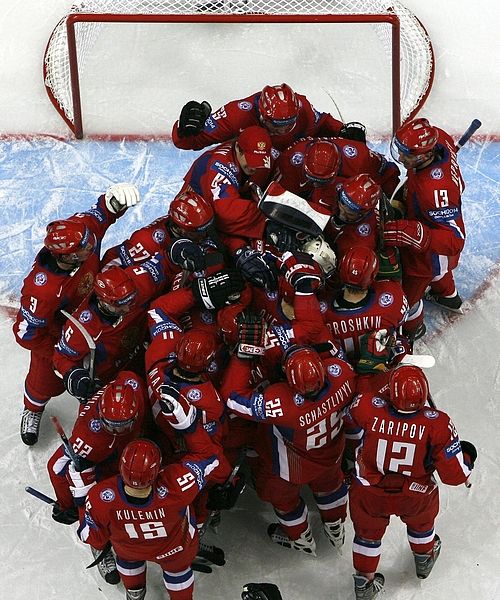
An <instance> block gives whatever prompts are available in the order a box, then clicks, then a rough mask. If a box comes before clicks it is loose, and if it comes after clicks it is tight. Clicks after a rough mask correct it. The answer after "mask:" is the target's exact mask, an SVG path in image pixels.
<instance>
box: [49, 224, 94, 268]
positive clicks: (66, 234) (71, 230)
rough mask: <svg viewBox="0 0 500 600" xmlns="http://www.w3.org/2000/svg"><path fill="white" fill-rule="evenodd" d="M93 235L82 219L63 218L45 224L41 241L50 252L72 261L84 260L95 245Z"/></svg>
mask: <svg viewBox="0 0 500 600" xmlns="http://www.w3.org/2000/svg"><path fill="white" fill-rule="evenodd" d="M95 242H96V240H95V236H94V234H93V233H92V232H91V231H90V229H89V228H88V227H87V226H86V225H85V224H84V223H82V221H77V220H71V219H65V220H61V221H52V223H49V224H48V225H47V234H46V236H45V239H44V241H43V243H44V245H45V247H46V248H47V249H48V250H49V251H50V252H51V254H54V255H56V256H57V257H60V256H66V257H68V258H71V262H72V263H78V262H80V263H81V262H83V261H84V260H86V259H87V258H88V257H89V256H90V254H91V252H92V250H93V249H94V247H95Z"/></svg>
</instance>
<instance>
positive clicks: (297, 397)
mask: <svg viewBox="0 0 500 600" xmlns="http://www.w3.org/2000/svg"><path fill="white" fill-rule="evenodd" d="M293 401H294V402H295V405H296V406H302V404H304V402H305V398H304V396H301V395H300V394H294V395H293Z"/></svg>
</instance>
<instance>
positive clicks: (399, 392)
mask: <svg viewBox="0 0 500 600" xmlns="http://www.w3.org/2000/svg"><path fill="white" fill-rule="evenodd" d="M428 397H429V383H428V381H427V377H426V376H425V375H424V372H423V371H422V369H419V368H418V367H415V366H413V365H401V366H399V367H398V368H397V369H394V371H392V373H391V375H390V377H389V398H390V402H391V404H392V405H393V406H394V408H395V409H396V410H398V411H399V412H415V411H417V410H420V409H421V408H423V407H424V405H425V403H426V402H427V398H428Z"/></svg>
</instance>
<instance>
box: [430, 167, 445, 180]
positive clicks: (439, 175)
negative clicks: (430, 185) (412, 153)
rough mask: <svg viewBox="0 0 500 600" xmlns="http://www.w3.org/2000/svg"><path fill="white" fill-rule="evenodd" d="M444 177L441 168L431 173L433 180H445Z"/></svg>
mask: <svg viewBox="0 0 500 600" xmlns="http://www.w3.org/2000/svg"><path fill="white" fill-rule="evenodd" d="M443 177H444V173H443V169H440V168H439V167H437V168H436V169H432V171H431V178H432V179H443Z"/></svg>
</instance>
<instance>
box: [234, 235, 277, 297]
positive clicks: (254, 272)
mask: <svg viewBox="0 0 500 600" xmlns="http://www.w3.org/2000/svg"><path fill="white" fill-rule="evenodd" d="M235 256H236V268H237V269H239V271H240V272H241V274H242V275H243V277H244V278H245V279H246V280H247V281H248V282H249V283H253V284H254V285H256V286H257V287H261V288H264V289H266V290H267V291H269V292H272V291H275V290H276V289H277V288H278V278H277V276H276V272H275V266H274V265H273V264H272V263H271V261H269V262H267V261H266V257H265V255H264V254H262V253H261V252H258V251H257V250H254V249H253V248H250V247H249V246H244V247H243V248H239V249H238V250H236V255H235Z"/></svg>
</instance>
